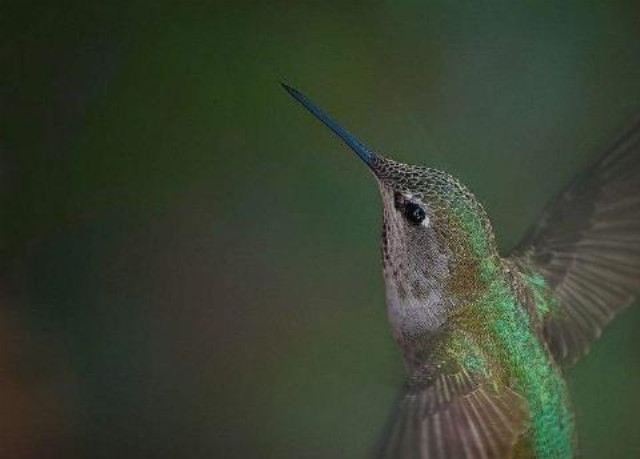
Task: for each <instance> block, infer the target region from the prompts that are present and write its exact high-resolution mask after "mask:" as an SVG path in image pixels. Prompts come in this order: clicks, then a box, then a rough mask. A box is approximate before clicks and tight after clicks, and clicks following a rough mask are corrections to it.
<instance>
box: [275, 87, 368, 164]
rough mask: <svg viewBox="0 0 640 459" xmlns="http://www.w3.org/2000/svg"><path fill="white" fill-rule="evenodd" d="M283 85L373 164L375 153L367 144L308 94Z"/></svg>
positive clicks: (361, 157) (362, 157) (365, 160)
mask: <svg viewBox="0 0 640 459" xmlns="http://www.w3.org/2000/svg"><path fill="white" fill-rule="evenodd" d="M281 84H282V87H283V88H284V89H286V90H287V92H288V93H289V94H291V95H292V96H293V98H294V99H296V100H297V101H298V102H300V103H301V104H302V105H303V106H304V108H306V109H307V110H309V111H310V112H311V113H313V114H314V115H315V116H316V118H318V119H319V120H320V121H322V122H323V123H324V124H325V126H327V127H328V128H329V129H331V130H332V131H333V132H335V134H336V135H337V136H338V137H340V138H341V139H342V141H343V142H344V143H346V144H347V146H348V147H349V148H351V149H352V150H353V151H355V152H356V154H357V155H358V156H359V157H360V159H362V160H363V161H364V162H365V163H366V164H367V165H368V166H369V167H372V166H373V161H374V159H375V154H374V153H373V152H372V151H371V150H370V149H369V147H367V146H366V145H365V144H363V143H362V142H360V140H358V139H357V138H356V137H355V136H354V135H353V134H351V133H350V132H349V131H347V130H346V129H345V128H343V127H342V126H340V125H339V124H338V123H337V122H336V121H334V120H333V119H332V118H331V117H330V116H329V115H328V114H327V113H325V112H324V111H323V110H322V109H320V108H319V107H318V106H317V105H316V104H314V103H313V102H311V100H309V98H308V97H307V96H305V95H304V94H302V93H301V92H300V91H298V90H297V89H294V88H292V87H291V86H287V85H286V84H284V83H281Z"/></svg>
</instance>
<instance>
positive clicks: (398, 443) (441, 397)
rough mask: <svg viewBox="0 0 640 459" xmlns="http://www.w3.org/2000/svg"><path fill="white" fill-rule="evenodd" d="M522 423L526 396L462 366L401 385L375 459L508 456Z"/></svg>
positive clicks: (524, 422) (524, 424)
mask: <svg viewBox="0 0 640 459" xmlns="http://www.w3.org/2000/svg"><path fill="white" fill-rule="evenodd" d="M527 427H528V417H527V411H526V401H525V400H524V399H523V398H522V397H520V396H519V395H518V394H517V393H515V392H513V391H512V390H511V389H508V388H506V387H503V388H498V387H494V386H493V385H491V384H489V383H487V382H486V381H484V380H481V379H480V380H478V379H476V378H474V377H473V376H471V375H470V374H468V373H467V372H465V371H460V372H457V373H455V374H450V375H447V374H441V375H440V376H438V377H437V378H435V379H433V380H432V381H431V382H430V383H429V384H428V385H420V386H413V387H407V388H405V389H404V390H403V392H402V394H401V395H400V398H399V399H398V401H397V402H396V405H395V407H394V412H393V414H392V417H391V420H390V422H389V424H388V427H387V430H386V432H385V435H384V436H383V438H382V442H381V443H380V446H379V449H378V451H377V454H376V456H375V457H376V458H377V459H426V458H429V459H445V458H460V459H465V458H468V459H471V458H486V459H494V458H504V457H510V456H511V451H512V450H513V448H514V445H515V444H516V442H517V441H518V439H519V437H520V436H521V434H522V433H523V432H524V431H525V430H526V428H527Z"/></svg>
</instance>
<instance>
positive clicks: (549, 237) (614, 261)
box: [511, 117, 640, 366]
mask: <svg viewBox="0 0 640 459" xmlns="http://www.w3.org/2000/svg"><path fill="white" fill-rule="evenodd" d="M511 258H512V259H513V260H514V261H516V263H518V264H519V265H520V266H521V267H522V269H523V270H533V271H535V272H536V273H538V274H540V275H542V276H543V277H544V278H545V279H546V281H547V285H548V287H549V290H550V293H551V295H552V296H553V297H554V298H555V300H556V304H557V307H556V308H555V309H554V310H552V311H551V312H550V313H549V315H548V316H547V317H546V319H545V322H544V331H545V336H546V339H547V341H548V343H549V346H550V349H551V351H552V352H553V354H554V356H555V357H556V359H557V360H558V361H559V362H561V363H563V364H564V365H565V366H567V365H571V364H573V363H574V362H575V361H577V360H578V359H579V358H580V357H581V356H582V355H584V354H585V353H586V352H587V351H588V348H589V345H590V343H591V342H593V341H594V340H596V339H598V338H599V337H600V335H601V332H602V328H603V327H604V326H605V325H607V324H608V323H609V322H610V321H611V320H612V319H613V317H614V316H615V315H616V313H618V312H619V311H621V310H622V309H624V308H626V307H627V306H629V305H630V304H631V303H632V302H633V301H634V299H635V297H636V296H637V294H638V293H639V292H640V117H639V118H638V119H637V120H636V121H635V122H634V123H633V124H632V125H631V127H630V128H629V129H627V130H626V131H625V132H624V133H623V134H622V135H621V136H620V137H619V138H618V139H617V140H616V141H615V142H613V143H612V144H611V146H610V147H609V148H608V149H607V150H606V151H605V153H604V154H603V155H602V156H601V157H600V158H599V159H598V160H597V161H596V162H595V163H594V164H593V165H592V166H591V167H590V168H589V169H587V171H586V172H585V173H584V174H582V175H580V176H579V177H578V178H577V179H576V180H574V181H573V182H572V183H571V184H570V185H569V186H568V187H567V188H566V189H565V190H564V191H563V192H562V193H560V195H559V196H558V197H557V198H556V199H554V200H553V201H552V203H550V205H549V206H547V209H546V210H545V212H544V213H543V215H542V217H541V218H540V220H539V222H538V223H537V224H536V225H534V227H533V228H532V230H531V231H530V232H529V234H528V235H527V237H526V238H525V239H524V240H523V241H522V242H521V243H520V244H519V245H518V247H517V248H516V249H515V250H514V252H513V254H512V255H511Z"/></svg>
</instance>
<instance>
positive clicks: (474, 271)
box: [283, 85, 498, 342]
mask: <svg viewBox="0 0 640 459" xmlns="http://www.w3.org/2000/svg"><path fill="white" fill-rule="evenodd" d="M283 86H284V87H285V89H286V90H287V91H288V92H289V93H290V94H291V95H292V96H293V97H294V98H295V99H296V100H298V101H299V102H300V103H301V104H302V105H303V106H305V107H306V108H307V109H308V110H309V111H311V112H312V113H313V114H314V115H315V116H316V117H318V118H319V119H320V120H321V121H322V122H323V123H324V124H325V125H326V126H327V127H329V128H330V129H331V130H332V131H334V132H335V133H336V134H337V135H338V136H339V137H340V138H341V139H342V140H343V141H344V142H345V143H346V144H347V145H348V146H349V147H350V148H351V149H352V150H354V151H355V152H356V154H357V155H358V156H359V157H360V158H361V159H362V160H363V161H364V162H365V164H366V165H367V166H368V167H369V169H370V170H371V172H372V173H373V175H374V177H375V178H376V181H377V183H378V186H379V189H380V192H381V195H382V203H383V209H384V211H383V218H384V226H383V241H382V244H383V264H384V277H385V283H386V291H387V305H388V312H389V318H390V321H391V323H392V326H393V328H394V335H395V337H396V339H398V340H400V341H403V342H406V341H407V340H413V339H412V338H414V337H415V338H417V337H419V336H422V335H424V334H425V333H433V332H434V331H435V330H437V329H439V328H441V326H442V325H443V324H444V323H445V322H446V321H447V318H448V317H449V316H450V315H451V314H452V313H453V312H454V311H455V310H456V309H457V308H458V307H460V306H464V305H469V304H472V302H473V300H474V299H475V298H476V297H477V296H478V295H479V294H481V293H482V291H483V289H484V288H486V284H487V279H488V270H489V267H490V266H492V264H491V263H490V261H491V260H493V259H495V257H497V256H498V255H497V249H496V246H495V241H494V236H493V231H492V228H491V224H490V222H489V219H488V217H487V214H486V212H485V211H484V209H483V207H482V205H481V204H480V203H479V202H478V201H477V200H476V198H475V196H474V195H473V194H472V193H471V192H470V191H469V190H468V189H467V188H466V187H465V186H464V185H462V184H461V183H460V182H459V181H457V180H456V179H455V178H453V177H452V176H450V175H449V174H447V173H445V172H443V171H440V170H437V169H432V168H428V167H422V166H413V165H407V164H403V163H400V162H397V161H394V160H391V159H388V158H385V157H384V156H382V155H378V154H375V153H374V152H373V151H372V150H371V149H369V148H368V147H367V146H365V145H364V144H363V143H362V142H361V141H360V140H358V139H357V138H356V137H354V136H353V135H352V134H351V133H349V132H348V131H347V130H345V129H344V128H343V127H341V126H340V125H339V124H337V123H336V122H335V121H334V120H333V119H331V118H330V117H329V116H328V115H327V114H326V113H325V112H324V111H322V110H321V109H320V108H318V107H317V106H316V105H315V104H313V102H311V101H310V100H309V99H308V98H307V97H306V96H305V95H304V94H302V93H300V92H298V91H296V90H295V89H293V88H290V87H288V86H286V85H283Z"/></svg>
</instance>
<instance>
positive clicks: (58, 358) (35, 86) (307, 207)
mask: <svg viewBox="0 0 640 459" xmlns="http://www.w3.org/2000/svg"><path fill="white" fill-rule="evenodd" d="M54 3H58V5H54ZM100 3H102V2H98V3H96V2H84V1H83V2H40V3H38V2H27V1H19V2H16V1H14V2H6V1H5V2H2V4H1V9H0V12H1V14H0V82H1V86H0V97H1V103H2V112H1V113H2V123H0V129H1V136H0V142H1V143H0V148H1V149H2V150H1V152H2V154H3V155H4V156H3V167H2V170H1V178H2V180H1V182H2V188H3V193H2V207H1V208H0V210H1V214H0V218H1V222H2V225H1V227H2V234H3V235H4V238H3V242H2V247H1V249H2V263H1V264H0V266H1V267H2V275H3V277H4V280H3V284H2V285H3V287H2V289H3V290H2V292H0V293H1V295H0V302H1V306H0V367H1V368H3V370H2V376H1V377H0V379H1V380H2V383H0V405H2V406H0V428H2V429H3V432H5V434H3V441H2V445H1V446H0V456H2V457H25V458H26V457H28V458H40V457H52V458H53V457H55V458H60V457H70V458H75V457H90V458H114V457H123V458H128V457H131V458H151V457H153V458H177V457H181V458H182V457H184V458H212V457H219V458H248V457H261V458H281V457H291V458H299V457H304V458H357V457H363V455H364V454H365V453H366V452H367V451H368V450H369V449H370V447H371V445H372V444H373V442H374V439H375V437H376V434H377V432H378V431H379V429H380V428H381V426H382V424H383V422H384V419H385V417H386V414H387V411H388V409H389V406H390V404H391V401H392V399H393V397H394V394H395V391H396V387H397V385H398V384H399V383H400V381H401V379H402V366H401V362H400V359H399V355H398V353H397V351H396V348H395V346H394V344H393V343H392V341H391V338H390V335H389V330H388V327H387V323H386V317H385V306H384V299H383V285H382V280H381V273H380V262H379V233H380V225H381V221H380V213H381V209H380V201H379V198H378V196H377V189H376V187H375V186H374V183H373V180H372V179H371V177H369V176H368V173H367V172H366V171H365V168H364V167H363V165H362V164H360V163H359V162H358V161H357V160H356V159H355V158H354V157H353V155H352V154H351V153H350V151H348V150H347V149H346V148H345V147H343V146H342V145H341V144H340V143H339V142H338V141H337V140H336V139H335V138H334V137H333V136H332V135H331V134H330V133H329V131H328V130H327V129H325V128H324V127H322V126H321V125H320V123H318V122H317V121H315V120H314V119H312V117H311V116H310V115H308V114H307V113H305V112H304V111H303V110H302V109H301V108H300V107H299V106H297V105H295V104H294V102H293V101H292V100H291V99H290V97H289V96H287V95H286V94H285V93H284V92H283V91H282V90H281V88H280V87H279V81H281V80H284V81H286V82H289V83H290V84H292V85H295V86H297V87H299V88H300V89H302V90H304V91H305V92H307V93H308V94H309V95H311V96H312V97H313V98H314V99H315V100H316V101H317V102H318V103H319V104H321V105H322V106H324V107H325V108H327V109H328V110H329V111H330V112H331V113H333V114H334V115H336V117H337V118H338V119H340V120H341V121H342V122H343V123H344V124H345V125H346V126H348V127H349V128H351V129H352V130H353V131H354V132H356V133H358V134H359V135H360V136H361V137H362V138H363V139H365V140H366V141H367V142H368V143H370V144H371V145H372V146H374V147H376V148H377V149H379V150H380V151H383V152H385V153H387V154H390V155H392V156H393V157H395V158H397V159H399V160H402V161H406V162H416V163H423V164H428V165H432V166H436V167H440V168H444V169H446V170H448V171H450V172H452V173H454V174H455V175H456V176H458V177H460V178H461V179H462V180H463V181H464V182H465V183H466V184H468V185H469V186H470V187H471V189H472V190H473V191H475V192H476V194H477V195H478V196H479V197H480V199H481V200H482V202H483V203H484V204H485V205H486V207H487V209H488V211H489V213H490V215H491V216H492V219H493V223H494V225H495V228H496V231H497V233H498V236H499V239H500V241H501V244H502V246H503V248H505V250H506V249H508V248H509V247H510V246H512V245H513V244H514V243H515V242H517V240H518V238H519V237H520V236H521V235H522V234H523V232H524V231H525V230H526V228H527V227H528V225H530V224H531V223H532V222H533V221H534V220H535V218H536V216H537V215H538V213H539V211H540V210H541V208H542V207H543V205H544V203H545V202H546V200H547V199H548V198H549V197H550V196H552V195H553V193H554V192H556V191H557V190H558V189H559V188H560V187H561V186H562V185H563V184H565V183H566V182H567V180H569V179H570V178H571V177H572V176H573V175H574V174H575V173H576V171H578V170H579V169H580V168H582V167H584V165H585V164H587V163H588V162H589V160H590V159H591V158H593V157H594V156H595V155H596V154H597V153H598V151H599V149H600V147H601V146H602V145H603V144H605V143H607V142H608V141H609V140H610V138H611V137H612V136H613V135H614V134H615V133H616V131H617V130H618V129H619V128H620V127H621V126H623V125H624V124H625V123H626V122H627V121H628V120H629V118H631V116H632V115H633V114H634V113H636V112H637V111H638V110H640V7H638V5H637V2H634V1H628V2H597V1H592V2H585V1H569V2H535V1H525V2H484V4H483V5H480V4H479V3H477V2H476V3H473V2H417V1H382V2H367V3H364V2H317V3H316V4H311V3H309V4H303V3H301V2H254V3H253V4H250V3H246V2H228V3H227V4H226V5H225V4H222V3H219V2H140V1H138V2H127V4H125V3H124V2H123V3H122V4H120V5H118V4H117V2H104V4H100ZM638 329H640V308H637V307H636V308H635V309H632V310H630V311H628V312H627V313H625V314H623V316H622V317H621V318H620V319H619V320H617V321H616V322H615V323H614V324H613V325H612V326H610V327H609V328H608V329H607V332H606V334H605V336H604V338H603V339H602V340H601V341H600V342H599V343H597V345H596V346H595V347H594V349H593V352H592V353H591V355H590V356H589V357H588V358H587V359H585V360H583V361H582V362H581V363H580V364H579V365H578V366H577V367H576V368H575V369H574V370H573V371H572V372H571V373H570V383H571V387H572V393H573V399H574V402H575V407H576V412H577V425H578V431H579V436H580V440H581V447H582V450H583V453H584V457H585V458H601V457H616V458H623V457H629V458H631V457H638V456H640V432H639V431H638V419H639V416H640V415H639V414H638V413H640V391H638V387H639V385H640V351H639V350H638V349H639V346H640V333H639V332H638Z"/></svg>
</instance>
